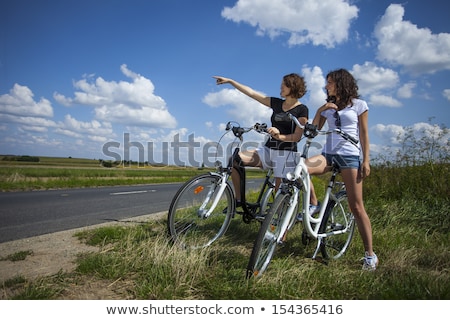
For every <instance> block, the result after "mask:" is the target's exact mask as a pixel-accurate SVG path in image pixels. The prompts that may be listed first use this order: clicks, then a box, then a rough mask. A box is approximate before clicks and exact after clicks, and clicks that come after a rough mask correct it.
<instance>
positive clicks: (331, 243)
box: [247, 113, 358, 278]
mask: <svg viewBox="0 0 450 320" xmlns="http://www.w3.org/2000/svg"><path fill="white" fill-rule="evenodd" d="M277 116H278V117H281V118H284V120H286V119H287V118H286V117H289V119H290V120H292V121H294V123H295V124H296V125H297V126H298V127H300V128H302V129H304V135H305V137H306V138H307V140H306V142H305V145H304V148H303V152H302V153H301V155H300V158H299V160H298V162H297V163H296V166H295V169H294V172H290V173H288V174H287V176H286V178H285V179H283V182H282V184H281V186H280V189H279V190H278V192H277V195H276V197H275V200H274V203H273V205H272V207H271V208H270V211H269V213H268V214H267V215H266V218H265V219H264V222H263V223H262V224H261V227H260V229H259V232H258V236H257V238H256V240H255V242H254V245H253V250H252V253H251V256H250V260H249V263H248V266H247V278H251V277H259V276H261V275H262V274H263V272H264V271H265V270H266V269H267V267H268V266H269V263H270V261H271V259H272V257H273V256H274V254H275V251H276V248H277V246H278V245H280V244H282V243H283V241H284V239H285V237H286V233H287V232H288V231H289V230H290V229H291V227H292V226H293V225H294V224H295V222H296V219H297V214H298V213H299V210H298V208H299V207H300V208H302V209H301V211H300V212H301V213H302V216H303V220H302V223H303V232H302V242H303V244H305V245H306V244H308V243H309V242H310V241H311V240H313V239H316V240H317V246H316V249H315V251H314V254H313V256H312V259H315V258H316V256H317V254H318V253H319V251H320V252H321V254H322V257H323V258H324V259H326V260H327V259H330V258H331V259H338V258H339V257H341V256H342V255H343V254H344V253H345V251H346V250H347V248H348V246H349V245H350V242H351V240H352V238H353V232H354V228H355V221H354V217H353V214H352V213H351V212H350V210H349V207H348V202H347V193H346V190H345V185H344V184H343V183H341V182H337V181H336V176H337V175H338V173H339V172H340V170H339V167H338V166H337V164H335V163H333V168H332V174H331V177H330V180H329V183H328V186H327V189H326V192H325V196H324V199H323V201H322V205H321V209H320V212H318V213H317V214H315V215H313V216H310V215H309V205H310V193H311V186H310V184H311V180H310V175H309V173H308V168H307V166H306V164H305V161H306V159H307V157H308V151H309V148H310V146H311V142H312V141H313V138H314V137H315V136H317V135H318V134H323V135H325V134H339V135H341V136H342V137H343V138H344V139H346V140H347V141H350V142H351V143H353V144H354V145H357V144H358V140H357V139H355V138H354V137H352V136H350V135H349V134H347V133H345V132H343V131H342V130H341V129H334V130H330V131H319V130H317V127H316V126H315V125H312V124H306V125H305V126H303V125H301V124H300V123H299V122H298V120H297V119H296V118H295V117H294V116H292V115H291V114H289V113H286V114H282V115H277Z"/></svg>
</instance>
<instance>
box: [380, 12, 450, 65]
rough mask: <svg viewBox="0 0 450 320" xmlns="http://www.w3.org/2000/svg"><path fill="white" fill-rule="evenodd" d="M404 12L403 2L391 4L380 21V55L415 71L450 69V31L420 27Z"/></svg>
mask: <svg viewBox="0 0 450 320" xmlns="http://www.w3.org/2000/svg"><path fill="white" fill-rule="evenodd" d="M404 13H405V10H404V8H403V6H402V5H399V4H391V5H390V6H389V7H388V8H387V9H386V12H385V14H384V15H383V16H382V17H381V19H380V20H379V22H378V23H377V24H376V26H375V31H374V34H375V37H376V38H377V40H378V41H379V44H378V53H377V57H378V58H379V59H380V60H385V61H387V62H389V63H392V64H394V65H401V66H403V67H405V69H406V70H408V71H410V72H411V73H414V74H421V73H435V72H437V71H439V70H444V69H446V70H450V34H449V33H439V34H433V33H431V30H430V29H428V28H418V27H417V25H415V24H413V23H411V22H409V21H404V20H403V15H404Z"/></svg>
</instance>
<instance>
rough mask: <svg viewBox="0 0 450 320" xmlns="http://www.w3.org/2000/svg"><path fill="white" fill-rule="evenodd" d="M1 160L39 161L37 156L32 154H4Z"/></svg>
mask: <svg viewBox="0 0 450 320" xmlns="http://www.w3.org/2000/svg"><path fill="white" fill-rule="evenodd" d="M2 161H24V162H39V161H41V160H40V159H39V157H33V156H4V157H3V158H2Z"/></svg>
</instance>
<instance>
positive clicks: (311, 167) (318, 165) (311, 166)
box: [306, 155, 328, 206]
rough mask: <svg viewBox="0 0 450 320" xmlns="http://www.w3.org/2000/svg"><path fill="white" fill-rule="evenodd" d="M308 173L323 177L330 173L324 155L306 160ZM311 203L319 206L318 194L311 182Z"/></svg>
mask: <svg viewBox="0 0 450 320" xmlns="http://www.w3.org/2000/svg"><path fill="white" fill-rule="evenodd" d="M306 165H307V166H308V171H309V174H310V175H321V174H323V173H325V172H327V171H328V167H327V161H326V159H325V157H324V156H323V155H317V156H314V157H311V158H309V159H307V160H306ZM309 201H310V203H311V204H312V205H315V206H317V205H318V203H319V202H318V200H317V195H316V192H315V191H314V184H313V183H312V180H311V195H310V198H309Z"/></svg>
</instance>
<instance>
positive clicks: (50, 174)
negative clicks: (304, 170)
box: [0, 157, 264, 191]
mask: <svg viewBox="0 0 450 320" xmlns="http://www.w3.org/2000/svg"><path fill="white" fill-rule="evenodd" d="M40 159H41V161H40V162H39V163H37V164H36V163H34V162H30V163H26V162H18V161H0V191H25V190H45V189H57V188H86V187H101V186H115V185H135V184H150V183H171V182H184V181H186V180H188V179H189V178H191V177H193V176H195V175H198V174H200V173H204V172H209V171H211V170H212V169H211V168H181V167H175V166H167V167H154V166H145V167H138V166H136V165H134V166H129V167H115V168H104V167H101V166H100V164H99V162H98V161H96V160H89V159H72V158H67V159H65V158H47V157H40ZM247 176H248V177H249V178H252V177H263V176H264V173H263V171H262V170H248V173H247Z"/></svg>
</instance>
